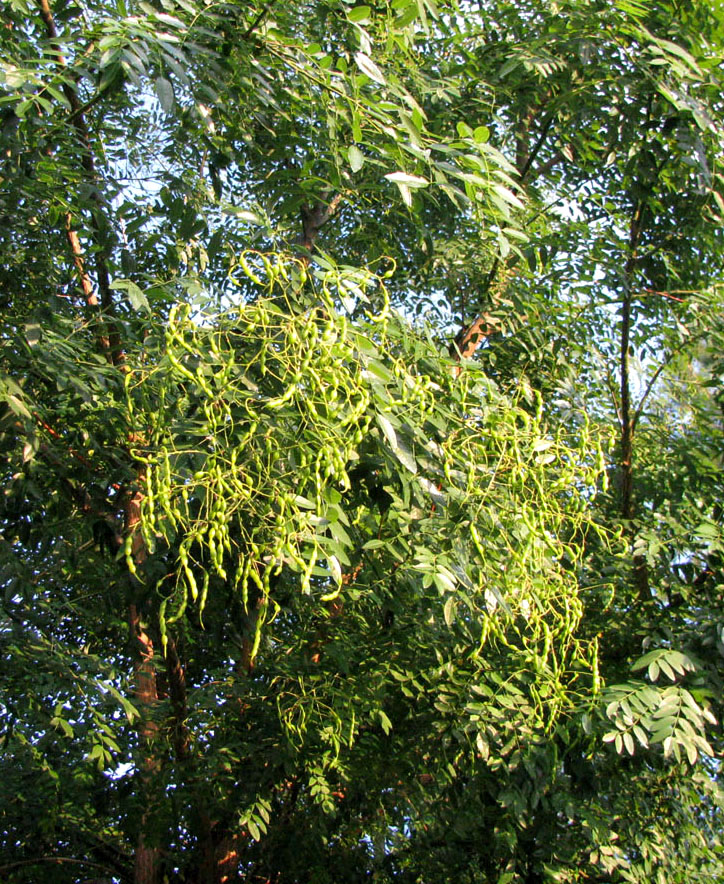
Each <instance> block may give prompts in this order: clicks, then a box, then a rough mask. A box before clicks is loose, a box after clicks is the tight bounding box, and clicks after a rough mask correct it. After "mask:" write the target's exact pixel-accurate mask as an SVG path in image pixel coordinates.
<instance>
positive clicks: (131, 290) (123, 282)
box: [111, 279, 151, 313]
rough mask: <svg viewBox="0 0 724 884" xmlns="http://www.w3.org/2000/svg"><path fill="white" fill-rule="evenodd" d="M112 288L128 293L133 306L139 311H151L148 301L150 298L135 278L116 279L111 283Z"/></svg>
mask: <svg viewBox="0 0 724 884" xmlns="http://www.w3.org/2000/svg"><path fill="white" fill-rule="evenodd" d="M111 288H112V289H116V290H117V291H125V292H126V294H127V295H128V300H129V301H130V304H131V307H132V308H133V309H134V310H136V311H137V312H138V311H140V310H143V311H144V312H146V313H150V312H151V305H150V304H149V303H148V298H147V297H146V295H145V294H144V292H142V291H141V289H140V288H139V287H138V286H137V285H136V283H135V282H133V280H130V279H116V280H114V281H113V282H112V283H111Z"/></svg>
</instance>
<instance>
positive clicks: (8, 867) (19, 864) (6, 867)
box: [0, 856, 116, 875]
mask: <svg viewBox="0 0 724 884" xmlns="http://www.w3.org/2000/svg"><path fill="white" fill-rule="evenodd" d="M42 863H51V864H52V865H62V864H63V863H66V864H69V865H78V866H88V867H89V868H94V869H102V870H103V871H104V872H108V873H109V874H111V875H115V874H116V870H114V869H112V868H111V867H109V866H107V865H102V864H101V863H95V862H92V861H91V860H89V859H76V858H75V857H72V856H36V857H35V859H18V860H15V862H11V863H4V864H3V865H1V866H0V875H2V874H5V873H6V872H12V871H13V869H22V868H26V867H27V866H38V865H41V864H42Z"/></svg>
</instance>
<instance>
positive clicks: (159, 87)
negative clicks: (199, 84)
mask: <svg viewBox="0 0 724 884" xmlns="http://www.w3.org/2000/svg"><path fill="white" fill-rule="evenodd" d="M153 87H154V90H155V92H156V95H157V96H158V101H159V104H160V105H161V107H162V108H163V110H164V111H166V113H171V111H172V110H173V106H174V104H175V101H176V99H175V96H174V92H173V86H172V85H171V82H170V81H169V80H167V79H166V78H165V77H156V79H155V80H154V83H153Z"/></svg>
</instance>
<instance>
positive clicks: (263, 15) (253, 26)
mask: <svg viewBox="0 0 724 884" xmlns="http://www.w3.org/2000/svg"><path fill="white" fill-rule="evenodd" d="M273 6H274V0H271V2H269V3H267V4H266V6H264V7H263V9H262V10H261V12H260V13H259V15H257V17H256V18H255V19H254V21H253V22H252V23H251V25H249V27H248V28H247V29H246V30H245V31H244V33H243V34H242V35H241V39H242V40H248V39H249V37H251V35H252V34H253V33H254V31H255V30H256V29H257V28H258V27H259V25H260V24H261V23H262V21H263V20H264V19H265V18H266V16H267V15H268V14H269V13H270V12H271V10H272V7H273Z"/></svg>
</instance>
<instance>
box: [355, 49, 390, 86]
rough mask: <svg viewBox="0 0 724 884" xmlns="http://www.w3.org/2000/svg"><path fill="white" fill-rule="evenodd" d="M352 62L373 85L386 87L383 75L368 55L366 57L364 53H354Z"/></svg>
mask: <svg viewBox="0 0 724 884" xmlns="http://www.w3.org/2000/svg"><path fill="white" fill-rule="evenodd" d="M354 60H355V63H356V65H357V67H358V68H359V69H360V70H361V71H362V73H363V74H364V75H365V76H367V77H369V78H370V80H374V81H375V83H379V84H380V85H381V86H386V85H387V81H386V80H385V76H384V74H383V73H382V71H381V70H380V69H379V68H378V67H377V65H376V64H375V63H374V62H373V61H372V59H371V58H370V57H369V55H366V54H365V53H364V52H356V53H355V56H354Z"/></svg>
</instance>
